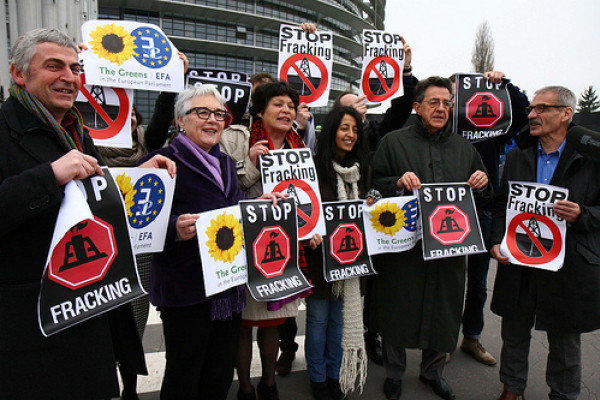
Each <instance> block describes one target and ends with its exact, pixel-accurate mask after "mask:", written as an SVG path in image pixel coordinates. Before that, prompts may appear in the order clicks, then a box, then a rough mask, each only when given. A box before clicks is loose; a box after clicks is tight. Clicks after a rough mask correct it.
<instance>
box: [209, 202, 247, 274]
mask: <svg viewBox="0 0 600 400" xmlns="http://www.w3.org/2000/svg"><path fill="white" fill-rule="evenodd" d="M206 235H207V236H208V241H207V242H206V246H208V254H210V256H211V257H212V258H213V259H214V260H215V261H224V262H229V263H230V262H233V259H234V258H235V256H236V255H237V254H238V253H239V252H240V250H241V249H242V244H243V241H242V226H241V225H240V222H239V221H238V220H237V218H235V217H234V216H233V215H231V214H226V213H223V214H221V215H219V216H217V218H216V219H213V220H211V221H210V225H209V227H208V228H206Z"/></svg>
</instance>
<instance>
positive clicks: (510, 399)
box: [498, 390, 525, 400]
mask: <svg viewBox="0 0 600 400" xmlns="http://www.w3.org/2000/svg"><path fill="white" fill-rule="evenodd" d="M498 400H525V396H523V395H518V394H514V393H511V392H509V391H506V390H503V391H502V394H501V395H500V397H498Z"/></svg>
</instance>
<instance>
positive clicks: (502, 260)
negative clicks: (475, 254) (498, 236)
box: [490, 244, 510, 264]
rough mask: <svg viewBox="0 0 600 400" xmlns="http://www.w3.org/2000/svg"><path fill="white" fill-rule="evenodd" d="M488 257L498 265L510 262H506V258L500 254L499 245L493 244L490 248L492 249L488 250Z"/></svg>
mask: <svg viewBox="0 0 600 400" xmlns="http://www.w3.org/2000/svg"><path fill="white" fill-rule="evenodd" d="M490 255H491V256H492V257H493V258H495V259H496V260H497V261H498V262H499V263H502V264H510V261H508V257H505V256H504V255H502V253H501V252H500V245H499V244H495V245H493V246H492V248H491V249H490Z"/></svg>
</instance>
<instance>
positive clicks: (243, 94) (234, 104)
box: [187, 75, 252, 125]
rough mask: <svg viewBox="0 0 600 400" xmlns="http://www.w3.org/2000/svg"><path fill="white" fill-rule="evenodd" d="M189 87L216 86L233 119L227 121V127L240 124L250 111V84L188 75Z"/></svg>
mask: <svg viewBox="0 0 600 400" xmlns="http://www.w3.org/2000/svg"><path fill="white" fill-rule="evenodd" d="M187 84H188V85H204V84H208V85H215V86H216V87H217V90H219V93H221V95H222V96H223V97H224V98H225V101H226V103H225V108H226V109H227V111H228V112H229V115H230V117H231V118H229V119H228V120H226V124H227V125H231V124H239V123H241V122H242V117H243V116H244V113H245V112H246V110H247V109H248V104H249V103H250V94H251V92H252V85H251V84H250V83H249V82H240V81H224V80H220V79H214V78H204V77H201V76H193V75H188V77H187Z"/></svg>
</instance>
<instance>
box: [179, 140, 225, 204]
mask: <svg viewBox="0 0 600 400" xmlns="http://www.w3.org/2000/svg"><path fill="white" fill-rule="evenodd" d="M173 142H179V143H181V144H182V145H183V146H185V147H186V148H187V149H188V150H189V151H191V152H192V154H193V155H195V156H196V158H197V159H198V160H199V161H200V163H202V165H204V166H205V167H206V169H207V170H208V172H209V173H210V176H211V177H212V180H213V182H214V183H216V184H217V186H219V188H220V189H221V190H222V191H223V192H225V184H224V183H223V177H222V176H221V164H219V159H218V158H217V157H215V156H213V155H212V154H209V153H207V152H206V151H204V150H202V149H201V148H200V147H198V145H197V144H196V143H194V142H193V141H192V139H190V138H189V137H187V135H186V134H185V132H184V133H183V134H182V135H177V136H176V137H175V139H173ZM211 151H212V149H211Z"/></svg>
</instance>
